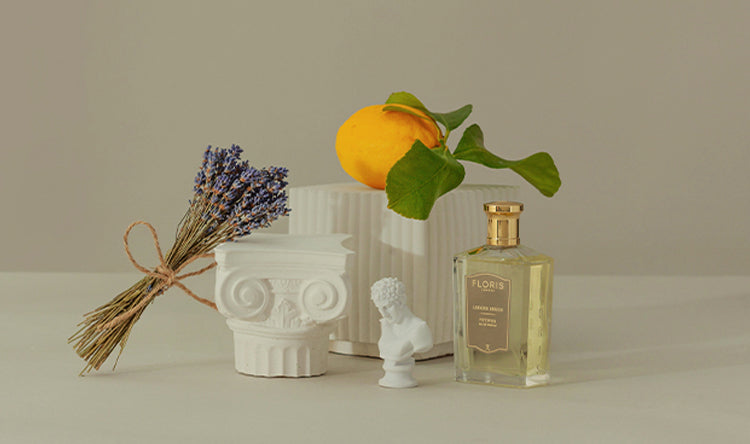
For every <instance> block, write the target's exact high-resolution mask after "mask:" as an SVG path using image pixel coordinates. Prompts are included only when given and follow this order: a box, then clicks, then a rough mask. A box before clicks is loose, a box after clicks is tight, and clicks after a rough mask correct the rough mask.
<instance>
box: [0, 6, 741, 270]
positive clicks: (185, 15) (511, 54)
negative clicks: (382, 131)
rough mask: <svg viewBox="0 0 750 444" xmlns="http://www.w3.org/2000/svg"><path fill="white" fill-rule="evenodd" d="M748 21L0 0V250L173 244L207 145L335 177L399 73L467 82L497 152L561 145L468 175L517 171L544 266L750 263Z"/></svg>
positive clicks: (83, 262)
mask: <svg viewBox="0 0 750 444" xmlns="http://www.w3.org/2000/svg"><path fill="white" fill-rule="evenodd" d="M748 23H750V2H748V1H700V2H696V1H687V0H686V1H678V0H675V1H655V0H649V1H627V2H609V1H598V0H597V1H566V2H556V1H548V2H533V1H518V2H516V1H513V2H505V1H486V2H472V1H445V0H440V1H437V0H434V1H401V0H399V1H392V0H388V1H378V2H374V1H373V2H369V1H368V2H365V1H351V2H344V1H335V2H334V1H296V2H270V1H266V2H259V1H233V2H227V1H203V2H196V1H154V0H149V1H121V2H114V1H109V2H98V1H92V2H81V1H66V2H58V1H48V2H28V1H23V2H8V1H4V2H3V3H2V5H0V25H1V26H0V37H1V38H0V47H1V48H2V53H1V54H2V55H1V56H0V57H2V70H0V76H1V80H0V91H1V92H2V116H0V122H2V123H0V125H2V138H3V140H2V146H3V148H2V162H1V163H0V180H1V181H2V182H1V185H2V186H1V187H0V193H2V202H3V210H2V215H3V217H2V221H1V222H0V224H2V225H0V228H1V229H0V246H1V247H2V248H1V249H0V251H1V253H0V270H6V271H7V270H27V271H39V270H41V271H130V270H131V266H130V264H129V263H128V262H127V260H126V258H125V256H124V254H123V252H122V246H121V236H122V232H123V230H124V229H125V227H126V226H127V225H128V223H129V222H131V221H134V220H138V219H144V220H147V221H150V222H152V223H153V224H154V225H155V226H156V227H157V229H158V230H159V232H160V234H161V236H162V239H163V242H164V243H166V244H169V243H170V239H171V237H172V233H173V229H174V226H175V224H176V223H177V221H178V220H179V218H180V216H181V215H182V213H183V212H184V210H185V208H186V206H187V200H188V198H189V197H190V193H191V191H190V190H191V186H192V178H193V175H194V174H195V171H196V169H197V167H198V165H199V163H200V158H201V154H202V152H203V150H204V148H205V146H206V145H208V144H218V145H229V144H231V143H237V144H240V145H241V146H242V147H243V148H244V149H245V150H246V154H247V157H248V158H249V159H251V160H252V163H253V164H255V165H257V166H266V165H271V164H273V165H285V166H287V167H289V169H290V171H291V173H290V175H291V183H292V186H301V185H310V184H319V183H328V182H341V181H347V180H348V176H347V175H346V174H345V173H344V172H343V171H342V170H341V168H340V167H339V164H338V162H337V159H336V154H335V151H334V139H335V135H336V131H337V129H338V126H339V125H340V124H341V123H342V122H343V121H344V120H345V119H346V118H347V117H348V116H349V115H350V114H351V113H353V112H354V111H356V110H357V109H359V108H361V107H364V106H366V105H370V104H375V103H382V102H383V101H384V100H385V98H386V97H387V96H388V94H389V93H390V92H392V91H399V90H407V91H411V92H413V93H415V94H416V95H418V96H419V97H420V98H422V100H423V101H424V102H425V103H426V104H427V105H428V106H429V107H431V108H432V109H434V110H438V111H448V110H452V109H455V108H457V107H459V106H461V105H464V104H465V103H472V104H473V105H474V109H475V111H474V113H473V114H472V116H471V117H470V119H469V123H470V122H477V123H479V124H480V125H481V126H482V128H483V129H484V131H485V137H486V142H487V145H488V147H490V148H491V149H492V150H493V151H494V152H496V153H498V154H499V155H501V156H504V157H507V158H520V157H524V156H527V155H529V154H531V153H533V152H535V151H538V150H546V151H549V152H550V153H552V155H553V157H554V158H555V160H556V162H557V165H558V167H559V169H560V172H561V175H562V181H563V186H562V188H561V189H560V191H559V193H558V194H557V196H555V197H554V198H552V199H547V198H544V197H542V196H541V195H539V194H538V193H537V192H536V191H535V190H534V189H533V188H531V187H530V186H528V185H526V184H525V183H523V181H522V180H519V179H518V178H517V177H516V176H514V175H513V174H512V173H509V172H507V171H491V170H488V169H485V168H483V167H478V166H476V167H475V166H471V165H469V166H467V178H468V181H469V182H474V183H510V184H521V186H522V191H521V196H522V199H521V200H523V201H524V202H525V203H526V205H527V211H526V212H525V214H524V217H523V219H522V240H523V242H524V243H525V244H528V245H530V246H534V247H536V248H538V249H540V250H542V251H544V252H546V253H548V254H550V255H552V256H554V257H555V258H556V259H557V270H558V272H560V273H566V274H686V275H687V274H748V272H749V270H750V253H749V252H750V232H749V230H748V228H747V223H748V222H747V219H748V216H750V204H749V203H748V192H749V191H750V179H749V175H748V166H749V165H750V81H748V79H749V77H750V76H749V74H750V49H749V48H750V26H748ZM454 134H455V136H454V137H453V138H452V141H451V146H455V143H456V142H457V140H458V138H459V136H460V131H457V132H456V133H454ZM286 228H287V225H286V223H278V224H277V225H276V226H275V227H274V228H273V229H272V231H277V232H284V231H285V230H286ZM146 237H147V236H146V235H145V233H141V235H139V236H138V241H137V242H136V245H135V246H134V248H135V249H136V250H137V253H136V254H137V256H139V257H141V258H143V261H144V262H147V263H148V262H151V263H153V250H152V249H151V248H150V246H149V244H150V242H149V241H148V240H147V239H146Z"/></svg>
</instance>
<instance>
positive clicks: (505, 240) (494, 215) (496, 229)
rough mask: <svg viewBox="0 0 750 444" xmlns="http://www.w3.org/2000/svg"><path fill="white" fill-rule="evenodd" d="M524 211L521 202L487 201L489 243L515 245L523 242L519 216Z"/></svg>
mask: <svg viewBox="0 0 750 444" xmlns="http://www.w3.org/2000/svg"><path fill="white" fill-rule="evenodd" d="M522 211H523V204H522V203H521V202H509V201H499V202H487V203H486V204H484V212H485V213H487V245H493V246H502V247H513V246H516V245H518V244H519V243H520V242H521V239H520V238H519V236H518V231H519V221H518V219H519V217H521V212H522Z"/></svg>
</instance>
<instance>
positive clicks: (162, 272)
mask: <svg viewBox="0 0 750 444" xmlns="http://www.w3.org/2000/svg"><path fill="white" fill-rule="evenodd" d="M136 225H145V226H146V227H147V228H148V229H149V231H150V232H151V237H152V238H153V240H154V247H155V248H156V253H157V254H158V256H159V265H157V266H156V267H154V269H153V270H150V269H148V268H146V267H144V266H143V265H141V264H139V263H138V262H137V261H136V260H135V259H134V258H133V254H132V253H131V252H130V244H129V241H128V238H129V237H130V230H132V229H133V228H134V227H135V226H136ZM122 242H123V245H124V246H125V253H126V254H127V255H128V259H130V263H131V264H133V266H134V267H135V268H137V269H138V270H139V271H141V272H143V273H144V274H147V275H148V276H152V277H155V278H157V279H158V280H159V281H161V282H159V283H158V284H155V285H154V286H153V288H152V289H151V291H149V292H148V293H147V294H146V296H144V297H142V298H141V301H140V302H138V304H136V305H135V306H134V307H132V308H130V309H129V310H127V311H126V312H124V313H122V314H120V315H117V316H116V317H115V318H114V319H112V320H111V321H109V322H107V323H106V324H103V325H100V326H99V327H97V328H96V329H97V330H105V329H108V328H112V327H116V326H118V325H120V324H121V323H122V322H123V321H125V320H126V319H129V318H130V317H132V316H133V315H134V314H135V313H137V312H138V311H139V310H141V309H143V307H145V306H146V304H148V303H149V302H151V300H152V299H154V298H155V297H156V296H157V295H158V294H160V293H163V292H165V291H167V289H169V288H170V287H172V286H175V287H179V288H180V289H182V291H184V292H185V293H187V294H188V296H190V297H192V298H193V299H195V300H196V301H198V302H200V303H201V304H203V305H206V306H209V307H211V308H213V309H214V310H216V304H215V303H213V302H211V301H210V300H208V299H204V298H202V297H199V296H198V295H196V294H195V293H193V292H192V291H190V289H189V288H187V287H186V286H185V284H183V283H182V282H180V281H181V280H182V279H185V278H186V277H190V276H195V275H198V274H201V273H203V272H205V271H208V270H210V269H212V268H214V267H215V266H216V262H212V263H211V265H208V266H206V267H203V268H201V269H200V270H198V271H193V272H190V273H184V274H178V273H179V272H180V271H182V269H183V268H185V267H187V266H188V265H189V264H190V263H192V262H193V261H195V260H197V259H201V258H206V257H214V255H213V254H211V253H209V254H199V255H196V256H193V257H191V258H190V259H188V260H186V261H185V262H183V263H182V264H180V265H179V266H178V267H177V268H176V269H172V268H171V267H170V266H169V264H167V262H166V261H165V260H164V254H162V251H161V246H160V245H159V236H157V235H156V229H154V227H153V225H151V224H150V223H148V222H144V221H142V220H139V221H137V222H133V223H132V224H130V225H128V228H127V229H126V230H125V234H124V235H123V237H122Z"/></svg>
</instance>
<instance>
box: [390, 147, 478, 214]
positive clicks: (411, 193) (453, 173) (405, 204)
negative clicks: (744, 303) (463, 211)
mask: <svg viewBox="0 0 750 444" xmlns="http://www.w3.org/2000/svg"><path fill="white" fill-rule="evenodd" d="M464 174H465V172H464V167H463V165H461V164H460V163H458V162H457V161H456V159H454V158H453V156H451V154H450V152H449V151H448V150H442V149H430V148H427V147H426V146H425V145H424V144H423V143H422V142H421V141H419V140H417V141H415V142H414V145H412V147H411V149H410V150H409V151H407V152H406V154H404V157H402V158H401V159H399V161H398V162H396V164H395V165H393V168H391V170H390V171H389V172H388V177H387V178H386V181H385V192H386V194H387V195H388V208H390V209H392V210H393V211H395V212H396V213H398V214H400V215H402V216H404V217H408V218H410V219H419V220H426V219H427V218H428V217H429V216H430V211H431V210H432V207H433V206H434V205H435V201H436V200H437V199H438V198H439V197H440V196H442V195H443V194H445V193H447V192H448V191H450V190H452V189H454V188H456V187H457V186H459V185H460V184H461V182H462V181H463V180H464Z"/></svg>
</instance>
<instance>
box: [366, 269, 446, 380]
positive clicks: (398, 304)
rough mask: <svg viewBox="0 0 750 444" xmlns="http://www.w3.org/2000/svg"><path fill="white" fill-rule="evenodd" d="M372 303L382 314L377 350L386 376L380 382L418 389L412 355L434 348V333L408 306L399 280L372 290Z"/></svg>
mask: <svg viewBox="0 0 750 444" xmlns="http://www.w3.org/2000/svg"><path fill="white" fill-rule="evenodd" d="M370 293H371V297H372V301H373V302H374V303H375V306H376V307H378V311H380V314H381V315H383V318H382V319H380V340H379V341H378V348H379V349H380V357H381V358H383V360H384V361H385V362H384V363H383V370H385V376H383V377H382V378H381V379H380V381H378V383H379V384H380V385H381V386H383V387H390V388H407V387H415V386H416V385H417V381H416V380H415V379H414V377H413V376H412V372H413V371H414V358H412V354H414V353H423V352H426V351H428V350H429V349H431V348H432V333H431V332H430V327H428V326H427V323H426V322H425V321H423V320H421V319H419V318H418V317H416V316H414V313H412V312H411V310H410V309H409V307H408V306H407V305H406V292H405V288H404V284H403V283H401V282H400V281H399V280H398V279H396V278H383V279H380V280H379V281H377V282H375V283H374V284H373V285H372V288H371V289H370Z"/></svg>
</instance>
